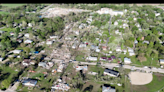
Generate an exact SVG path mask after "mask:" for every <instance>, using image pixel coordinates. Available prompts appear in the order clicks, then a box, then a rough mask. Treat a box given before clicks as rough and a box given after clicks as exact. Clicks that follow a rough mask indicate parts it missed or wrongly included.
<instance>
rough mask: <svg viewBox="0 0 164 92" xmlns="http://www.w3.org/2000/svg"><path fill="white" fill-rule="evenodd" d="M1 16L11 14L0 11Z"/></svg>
mask: <svg viewBox="0 0 164 92" xmlns="http://www.w3.org/2000/svg"><path fill="white" fill-rule="evenodd" d="M0 14H9V12H5V11H0Z"/></svg>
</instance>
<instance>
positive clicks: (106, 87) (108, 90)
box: [102, 85, 116, 92]
mask: <svg viewBox="0 0 164 92" xmlns="http://www.w3.org/2000/svg"><path fill="white" fill-rule="evenodd" d="M102 92H116V89H115V88H112V87H110V86H109V85H103V87H102Z"/></svg>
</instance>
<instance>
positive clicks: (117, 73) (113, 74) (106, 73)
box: [103, 68, 119, 77]
mask: <svg viewBox="0 0 164 92" xmlns="http://www.w3.org/2000/svg"><path fill="white" fill-rule="evenodd" d="M103 74H104V75H109V76H112V77H118V76H119V72H117V71H114V70H112V69H108V68H106V69H105V70H104V73H103Z"/></svg>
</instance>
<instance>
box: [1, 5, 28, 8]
mask: <svg viewBox="0 0 164 92" xmlns="http://www.w3.org/2000/svg"><path fill="white" fill-rule="evenodd" d="M1 5H2V6H7V7H8V8H15V7H18V6H22V5H26V4H1Z"/></svg>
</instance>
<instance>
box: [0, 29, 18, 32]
mask: <svg viewBox="0 0 164 92" xmlns="http://www.w3.org/2000/svg"><path fill="white" fill-rule="evenodd" d="M1 30H2V31H7V32H11V31H12V32H13V31H14V30H15V28H3V29H1Z"/></svg>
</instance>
